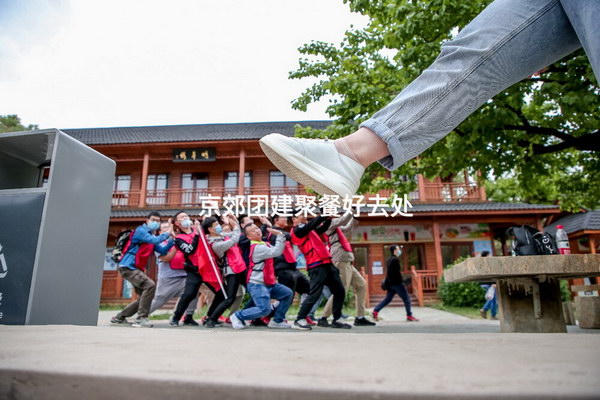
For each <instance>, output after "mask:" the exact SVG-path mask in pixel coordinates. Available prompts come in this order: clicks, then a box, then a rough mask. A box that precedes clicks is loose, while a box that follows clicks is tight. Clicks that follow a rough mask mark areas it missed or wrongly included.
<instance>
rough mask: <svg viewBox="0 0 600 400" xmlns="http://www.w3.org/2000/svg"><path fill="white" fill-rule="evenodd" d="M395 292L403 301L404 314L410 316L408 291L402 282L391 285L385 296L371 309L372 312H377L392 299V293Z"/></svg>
mask: <svg viewBox="0 0 600 400" xmlns="http://www.w3.org/2000/svg"><path fill="white" fill-rule="evenodd" d="M395 294H397V295H398V296H400V298H401V299H402V301H403V302H404V308H406V316H407V317H410V316H411V315H412V311H411V310H410V297H409V296H408V292H407V291H406V287H404V284H402V283H400V284H399V285H391V286H390V287H389V288H388V290H387V294H386V295H385V298H384V299H383V300H381V303H379V304H377V305H376V306H375V308H374V309H373V311H374V312H379V311H381V309H382V308H383V307H385V306H387V305H388V304H390V302H391V301H392V299H393V298H394V295H395Z"/></svg>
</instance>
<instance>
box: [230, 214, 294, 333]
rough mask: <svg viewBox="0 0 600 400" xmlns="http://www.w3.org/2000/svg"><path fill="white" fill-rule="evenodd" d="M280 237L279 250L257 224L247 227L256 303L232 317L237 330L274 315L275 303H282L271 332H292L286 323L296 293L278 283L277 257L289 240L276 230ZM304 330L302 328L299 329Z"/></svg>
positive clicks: (249, 280)
mask: <svg viewBox="0 0 600 400" xmlns="http://www.w3.org/2000/svg"><path fill="white" fill-rule="evenodd" d="M270 232H271V233H272V234H274V235H276V236H277V240H276V241H275V246H271V245H270V244H268V243H265V242H263V241H262V240H261V239H262V231H261V230H260V228H259V227H258V226H256V225H254V224H250V225H246V227H245V228H244V234H245V235H246V237H247V238H248V239H249V240H250V252H249V254H248V258H249V260H250V264H249V266H248V277H247V289H248V293H249V294H250V296H251V297H252V301H251V302H249V304H248V305H247V306H246V308H244V309H243V310H241V311H238V312H236V313H234V314H232V315H231V317H230V319H231V325H232V326H233V328H234V329H244V328H245V327H246V324H245V323H244V321H249V320H255V319H258V318H262V317H265V316H267V315H269V314H270V313H271V299H275V300H278V301H279V305H278V306H277V308H276V309H275V314H274V315H273V318H272V319H271V321H270V322H269V324H268V327H269V328H278V329H281V328H287V329H289V328H292V326H290V324H288V323H287V322H286V321H285V314H286V313H287V310H288V309H289V308H290V304H292V299H293V297H294V292H292V291H291V290H290V289H289V288H288V287H286V286H284V285H282V284H280V283H277V280H276V279H275V266H274V263H273V257H277V256H279V255H281V253H283V249H284V243H285V236H284V235H283V233H282V232H280V231H277V230H274V229H272V230H271V231H270ZM296 328H299V329H302V328H301V327H296Z"/></svg>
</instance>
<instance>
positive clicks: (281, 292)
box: [271, 283, 294, 323]
mask: <svg viewBox="0 0 600 400" xmlns="http://www.w3.org/2000/svg"><path fill="white" fill-rule="evenodd" d="M271 298H272V299H275V300H279V305H278V306H277V308H276V309H275V315H273V320H274V321H275V322H277V323H281V322H283V321H284V320H285V314H286V313H287V311H288V309H289V308H290V305H291V304H292V299H293V298H294V292H292V290H291V289H290V288H288V287H287V286H284V285H281V284H279V283H276V284H275V285H274V286H273V287H272V288H271Z"/></svg>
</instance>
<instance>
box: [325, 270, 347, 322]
mask: <svg viewBox="0 0 600 400" xmlns="http://www.w3.org/2000/svg"><path fill="white" fill-rule="evenodd" d="M327 269H328V270H327V282H326V285H327V286H328V287H329V290H331V293H333V322H336V321H337V320H339V319H340V318H341V317H342V308H343V307H344V300H345V299H346V291H345V290H344V285H343V283H342V280H341V279H340V271H339V270H338V269H337V268H336V267H334V266H333V264H329V265H328V267H327ZM348 326H350V325H348Z"/></svg>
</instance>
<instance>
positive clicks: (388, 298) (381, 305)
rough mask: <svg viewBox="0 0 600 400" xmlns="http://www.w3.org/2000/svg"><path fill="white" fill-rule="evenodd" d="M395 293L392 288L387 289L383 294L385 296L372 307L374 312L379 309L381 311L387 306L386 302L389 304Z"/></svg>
mask: <svg viewBox="0 0 600 400" xmlns="http://www.w3.org/2000/svg"><path fill="white" fill-rule="evenodd" d="M395 294H396V292H394V291H393V290H391V288H390V289H388V290H387V293H386V294H385V298H384V299H383V300H381V302H380V303H379V304H377V305H376V306H375V308H374V309H373V312H374V313H378V312H379V311H381V310H382V309H383V308H384V307H385V306H387V305H388V304H390V302H391V301H392V299H393V298H394V295H395Z"/></svg>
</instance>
